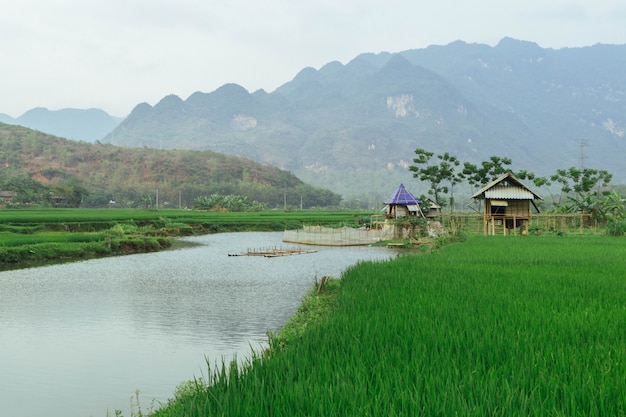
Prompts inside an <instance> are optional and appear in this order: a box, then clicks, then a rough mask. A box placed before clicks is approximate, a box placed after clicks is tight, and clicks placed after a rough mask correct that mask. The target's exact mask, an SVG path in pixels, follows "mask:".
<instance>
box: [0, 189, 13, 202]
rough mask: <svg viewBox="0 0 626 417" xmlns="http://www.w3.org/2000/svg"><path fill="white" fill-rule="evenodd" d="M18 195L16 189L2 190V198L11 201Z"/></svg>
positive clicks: (0, 196)
mask: <svg viewBox="0 0 626 417" xmlns="http://www.w3.org/2000/svg"><path fill="white" fill-rule="evenodd" d="M16 196H17V193H16V192H15V191H0V200H2V201H5V202H11V201H13V199H14V198H15V197H16Z"/></svg>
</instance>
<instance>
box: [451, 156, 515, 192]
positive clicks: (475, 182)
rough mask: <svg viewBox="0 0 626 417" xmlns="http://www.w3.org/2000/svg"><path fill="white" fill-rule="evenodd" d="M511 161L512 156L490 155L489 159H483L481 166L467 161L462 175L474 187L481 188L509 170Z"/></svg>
mask: <svg viewBox="0 0 626 417" xmlns="http://www.w3.org/2000/svg"><path fill="white" fill-rule="evenodd" d="M511 163H512V161H511V158H507V157H499V156H490V157H489V159H488V160H487V161H482V162H481V163H480V166H478V165H474V164H472V163H470V162H465V163H464V164H463V171H462V172H461V177H462V178H464V179H467V182H469V183H470V185H472V186H473V187H475V188H480V187H481V186H483V185H485V184H488V183H489V182H491V181H493V180H495V179H496V178H498V177H499V176H500V175H502V174H504V173H506V172H508V171H509V168H508V167H509V166H510V165H511Z"/></svg>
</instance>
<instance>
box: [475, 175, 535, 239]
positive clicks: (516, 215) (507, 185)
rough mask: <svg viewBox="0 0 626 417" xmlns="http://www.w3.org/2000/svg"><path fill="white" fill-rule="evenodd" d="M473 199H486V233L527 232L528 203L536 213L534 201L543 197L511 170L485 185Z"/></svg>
mask: <svg viewBox="0 0 626 417" xmlns="http://www.w3.org/2000/svg"><path fill="white" fill-rule="evenodd" d="M472 198H473V199H478V200H485V211H484V215H483V223H484V233H485V235H496V234H504V235H506V234H517V233H522V234H527V233H528V224H529V222H530V217H531V213H530V206H531V205H532V206H533V207H534V208H535V210H536V212H537V213H539V208H538V207H537V205H536V204H535V200H542V198H541V197H540V196H539V195H538V194H537V193H535V192H534V191H532V190H531V189H530V188H528V187H527V186H526V185H524V184H523V183H522V182H521V181H520V180H519V179H517V178H516V177H515V176H514V175H513V174H512V173H510V172H507V173H506V174H504V175H502V176H500V177H499V178H497V179H495V180H494V181H492V182H490V183H489V184H487V185H485V186H484V187H483V188H481V189H480V190H478V191H477V192H476V193H475V194H474V195H473V196H472Z"/></svg>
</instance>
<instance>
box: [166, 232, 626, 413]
mask: <svg viewBox="0 0 626 417" xmlns="http://www.w3.org/2000/svg"><path fill="white" fill-rule="evenodd" d="M624 271H626V257H624V246H623V242H621V241H619V240H616V239H612V238H606V237H604V238H603V237H598V236H576V237H574V236H537V237H535V236H533V237H519V238H515V237H508V238H507V237H503V238H499V237H483V236H472V237H470V238H469V239H468V240H467V241H466V242H465V243H462V244H453V245H448V246H444V247H443V248H442V249H441V251H439V252H436V253H433V254H429V255H419V256H403V257H400V258H398V259H395V260H393V261H386V262H365V263H360V264H358V265H355V266H353V267H351V268H349V269H348V270H347V271H345V273H344V274H343V277H342V281H341V291H340V294H339V295H338V297H337V299H336V303H335V304H334V307H333V310H332V313H330V314H328V315H327V317H326V318H325V319H324V320H321V321H317V322H315V323H312V324H309V325H308V326H307V329H306V331H305V332H303V333H302V334H299V335H298V337H297V338H296V339H295V340H293V339H292V340H291V341H290V342H289V343H285V344H283V345H281V346H277V345H275V344H274V346H273V348H272V350H271V352H270V353H269V354H267V355H262V356H257V355H254V354H253V355H252V357H251V359H250V360H249V361H248V363H247V364H244V365H243V366H241V365H239V364H237V363H236V362H233V363H232V364H223V366H217V367H213V368H210V370H209V375H208V378H206V383H202V384H197V385H195V386H194V387H193V389H188V390H187V391H186V392H185V395H184V396H180V397H178V398H175V399H173V400H172V401H171V402H170V403H169V404H168V405H167V406H165V407H164V408H162V409H160V410H157V411H156V412H155V415H156V416H218V415H219V416H221V415H250V416H252V415H265V416H383V415H384V416H434V415H437V416H458V415H463V416H498V415H501V416H529V415H535V416H606V415H624V413H625V412H626V366H624V361H625V360H626V333H625V332H624V329H626V280H624Z"/></svg>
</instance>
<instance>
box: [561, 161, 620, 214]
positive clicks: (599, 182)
mask: <svg viewBox="0 0 626 417" xmlns="http://www.w3.org/2000/svg"><path fill="white" fill-rule="evenodd" d="M612 178H613V174H611V173H609V172H608V171H606V170H597V169H591V168H583V169H579V168H576V167H571V168H568V169H557V171H556V174H554V175H552V176H551V177H550V179H551V180H552V181H554V182H556V183H559V184H561V196H560V197H559V201H558V203H557V205H559V206H560V205H561V204H562V199H563V197H564V196H565V197H566V199H567V201H568V202H569V203H570V204H568V205H567V206H566V209H567V211H582V212H593V211H595V209H594V207H595V205H596V204H595V203H596V202H597V200H598V199H599V198H600V196H601V195H602V189H603V188H604V187H606V186H607V185H608V184H609V183H610V182H611V179H612Z"/></svg>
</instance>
